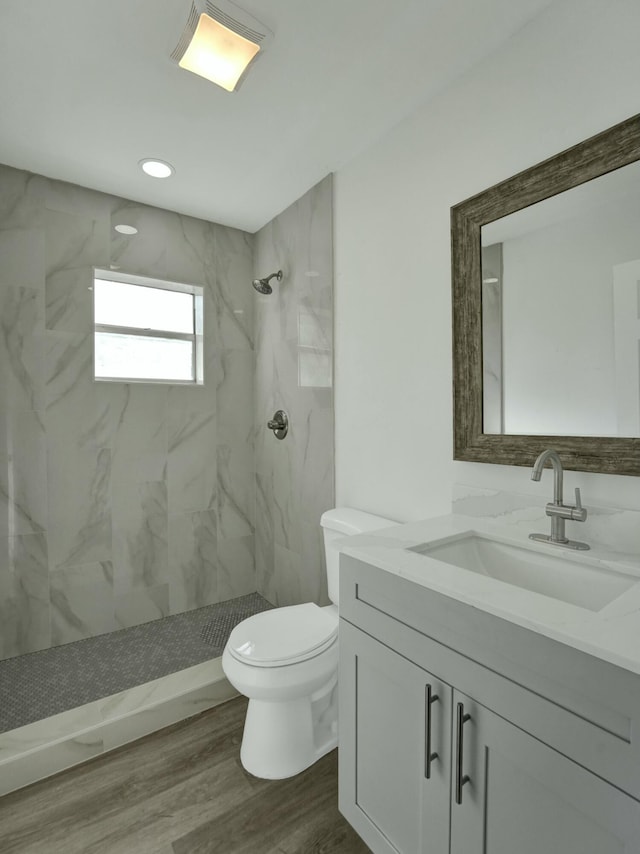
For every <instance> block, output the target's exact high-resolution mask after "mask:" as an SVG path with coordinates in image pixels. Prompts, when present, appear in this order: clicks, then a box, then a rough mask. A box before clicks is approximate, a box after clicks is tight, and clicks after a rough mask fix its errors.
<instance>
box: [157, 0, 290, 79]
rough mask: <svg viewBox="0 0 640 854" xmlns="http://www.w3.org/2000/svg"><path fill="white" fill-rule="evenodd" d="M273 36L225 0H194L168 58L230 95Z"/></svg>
mask: <svg viewBox="0 0 640 854" xmlns="http://www.w3.org/2000/svg"><path fill="white" fill-rule="evenodd" d="M272 37H273V33H271V32H270V31H269V30H268V29H267V27H265V26H264V24H261V23H260V21H258V20H256V18H254V17H253V16H252V15H249V14H248V12H245V11H244V10H243V9H240V8H239V7H238V6H236V5H235V4H233V3H230V2H228V0H216V2H215V3H213V2H212V0H193V3H192V4H191V12H190V13H189V19H188V21H187V24H186V26H185V28H184V31H183V33H182V35H181V36H180V41H179V42H178V44H177V45H176V48H175V50H174V51H173V53H172V54H171V58H172V59H174V60H175V61H176V62H177V63H178V65H179V66H180V68H185V69H186V70H187V71H192V72H193V73H194V74H198V75H200V77H204V78H205V79H207V80H210V81H211V82H212V83H216V84H217V85H218V86H221V87H222V88H223V89H226V90H227V92H233V91H234V90H235V89H237V88H238V86H239V84H240V81H241V78H243V76H244V74H245V72H246V70H247V69H248V67H249V65H250V64H251V62H252V61H253V60H254V59H255V58H256V56H257V54H258V52H259V51H264V49H265V47H266V46H267V44H268V43H269V42H270V41H271V39H272Z"/></svg>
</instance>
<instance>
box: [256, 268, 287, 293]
mask: <svg viewBox="0 0 640 854" xmlns="http://www.w3.org/2000/svg"><path fill="white" fill-rule="evenodd" d="M274 276H275V278H276V279H277V280H278V281H279V282H281V281H282V270H278V272H277V273H272V274H271V275H270V276H265V277H264V279H254V280H253V282H252V283H251V284H252V285H253V287H254V288H255V289H256V290H257V291H258V293H259V294H270V293H272V292H273V288H272V287H271V285H270V284H269V282H270V281H271V279H273V277H274Z"/></svg>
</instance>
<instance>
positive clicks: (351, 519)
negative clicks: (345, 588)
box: [320, 507, 397, 605]
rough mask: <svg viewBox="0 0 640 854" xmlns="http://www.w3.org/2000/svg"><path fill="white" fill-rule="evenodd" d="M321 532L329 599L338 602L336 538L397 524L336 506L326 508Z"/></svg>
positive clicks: (380, 517)
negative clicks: (330, 508) (331, 508)
mask: <svg viewBox="0 0 640 854" xmlns="http://www.w3.org/2000/svg"><path fill="white" fill-rule="evenodd" d="M320 524H321V525H322V533H323V535H324V554H325V558H326V562H327V586H328V588H329V599H331V601H332V602H333V603H334V604H335V605H337V604H338V595H339V594H338V590H339V577H338V562H339V559H340V553H339V551H338V550H337V549H336V548H335V546H334V545H333V544H334V542H335V541H336V540H342V539H344V537H349V536H351V535H353V534H366V532H367V531H377V530H379V529H380V528H388V527H390V526H391V525H395V524H397V523H396V522H393V521H392V520H391V519H385V518H384V517H383V516H374V515H372V514H371V513H365V512H364V511H362V510H354V509H353V508H351V507H336V508H335V509H333V510H327V511H326V512H325V513H323V514H322V517H321V519H320Z"/></svg>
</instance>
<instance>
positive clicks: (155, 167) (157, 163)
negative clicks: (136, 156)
mask: <svg viewBox="0 0 640 854" xmlns="http://www.w3.org/2000/svg"><path fill="white" fill-rule="evenodd" d="M140 168H141V169H142V171H143V172H146V173H147V175H151V177H152V178H168V177H169V176H170V175H173V173H174V172H175V171H176V170H175V169H174V168H173V166H172V165H171V164H170V163H167V162H166V160H155V159H152V158H149V157H145V159H144V160H141V161H140Z"/></svg>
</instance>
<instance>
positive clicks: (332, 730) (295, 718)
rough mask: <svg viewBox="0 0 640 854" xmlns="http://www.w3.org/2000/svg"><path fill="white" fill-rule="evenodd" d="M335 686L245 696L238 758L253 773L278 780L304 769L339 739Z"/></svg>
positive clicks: (336, 688) (331, 683)
mask: <svg viewBox="0 0 640 854" xmlns="http://www.w3.org/2000/svg"><path fill="white" fill-rule="evenodd" d="M337 701H338V687H337V680H336V679H335V678H334V679H332V680H331V682H330V683H329V684H328V685H327V686H325V687H324V688H322V689H321V690H320V691H318V692H316V694H314V695H313V696H311V697H300V698H297V699H293V700H285V701H276V700H249V706H248V708H247V717H246V720H245V724H244V734H243V736H242V746H241V748H240V761H241V762H242V765H243V767H244V768H245V770H247V771H248V772H249V773H250V774H253V775H254V777H261V778H263V779H266V780H282V779H284V778H286V777H293V776H295V775H296V774H299V773H300V772H301V771H304V770H305V768H308V767H309V766H310V765H313V763H314V762H317V761H318V759H320V758H321V757H322V756H324V755H325V754H326V753H328V752H329V751H330V750H333V749H334V748H335V747H337V744H338V702H337Z"/></svg>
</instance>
